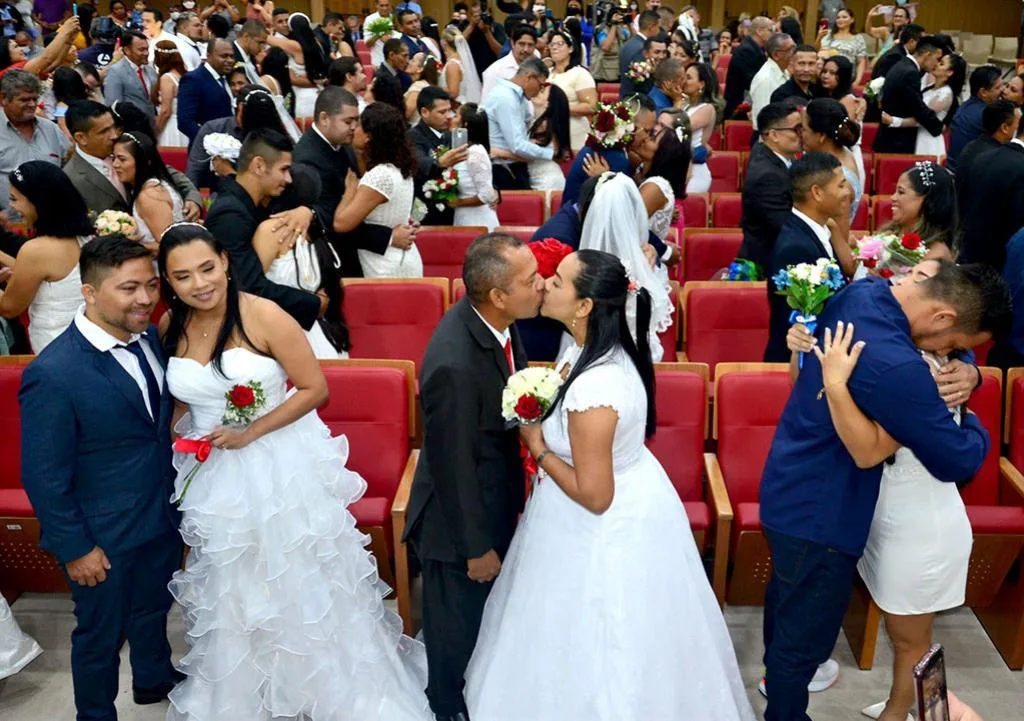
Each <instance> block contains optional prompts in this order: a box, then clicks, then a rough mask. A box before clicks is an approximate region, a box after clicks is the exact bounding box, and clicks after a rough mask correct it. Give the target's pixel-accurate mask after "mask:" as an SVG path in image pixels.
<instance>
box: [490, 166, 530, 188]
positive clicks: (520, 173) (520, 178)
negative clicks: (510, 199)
mask: <svg viewBox="0 0 1024 721" xmlns="http://www.w3.org/2000/svg"><path fill="white" fill-rule="evenodd" d="M491 175H492V176H493V178H494V187H495V189H496V190H529V189H530V170H529V168H527V167H526V163H509V164H508V165H505V164H502V163H492V164H491Z"/></svg>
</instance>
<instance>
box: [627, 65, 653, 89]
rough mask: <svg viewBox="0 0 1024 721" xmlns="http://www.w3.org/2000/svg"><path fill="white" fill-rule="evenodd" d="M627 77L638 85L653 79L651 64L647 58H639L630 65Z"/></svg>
mask: <svg viewBox="0 0 1024 721" xmlns="http://www.w3.org/2000/svg"><path fill="white" fill-rule="evenodd" d="M626 77H628V78H629V79H630V80H632V81H633V82H634V83H635V84H637V85H643V84H644V83H646V82H647V81H648V80H650V79H651V64H650V63H649V62H647V61H646V60H637V61H636V62H635V63H633V64H632V65H630V66H629V70H627V71H626Z"/></svg>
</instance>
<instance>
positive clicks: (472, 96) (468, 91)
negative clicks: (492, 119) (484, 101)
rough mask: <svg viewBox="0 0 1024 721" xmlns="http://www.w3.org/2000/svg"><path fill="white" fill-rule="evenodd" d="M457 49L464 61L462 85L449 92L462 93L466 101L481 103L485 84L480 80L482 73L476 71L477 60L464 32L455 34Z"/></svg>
mask: <svg viewBox="0 0 1024 721" xmlns="http://www.w3.org/2000/svg"><path fill="white" fill-rule="evenodd" d="M455 49H456V50H457V51H458V53H459V61H460V62H461V63H462V87H461V88H448V94H449V95H461V96H462V102H464V103H479V102H480V100H481V97H480V96H481V95H482V94H483V84H482V83H481V82H480V74H479V73H477V71H476V62H475V61H474V60H473V53H472V51H471V50H470V49H469V43H468V42H467V41H466V38H464V37H462V33H457V34H456V35H455Z"/></svg>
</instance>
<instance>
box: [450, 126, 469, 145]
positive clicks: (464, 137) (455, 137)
mask: <svg viewBox="0 0 1024 721" xmlns="http://www.w3.org/2000/svg"><path fill="white" fill-rule="evenodd" d="M468 142H469V131H468V130H466V129H465V128H455V130H453V131H452V150H455V149H456V148H461V147H462V146H463V145H465V144H466V143H468Z"/></svg>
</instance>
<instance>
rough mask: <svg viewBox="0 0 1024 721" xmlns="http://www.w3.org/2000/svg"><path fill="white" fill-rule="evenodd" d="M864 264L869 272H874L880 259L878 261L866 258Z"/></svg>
mask: <svg viewBox="0 0 1024 721" xmlns="http://www.w3.org/2000/svg"><path fill="white" fill-rule="evenodd" d="M863 263H864V267H865V268H867V269H868V270H874V268H875V266H876V265H878V259H876V258H865V259H864V261H863Z"/></svg>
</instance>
